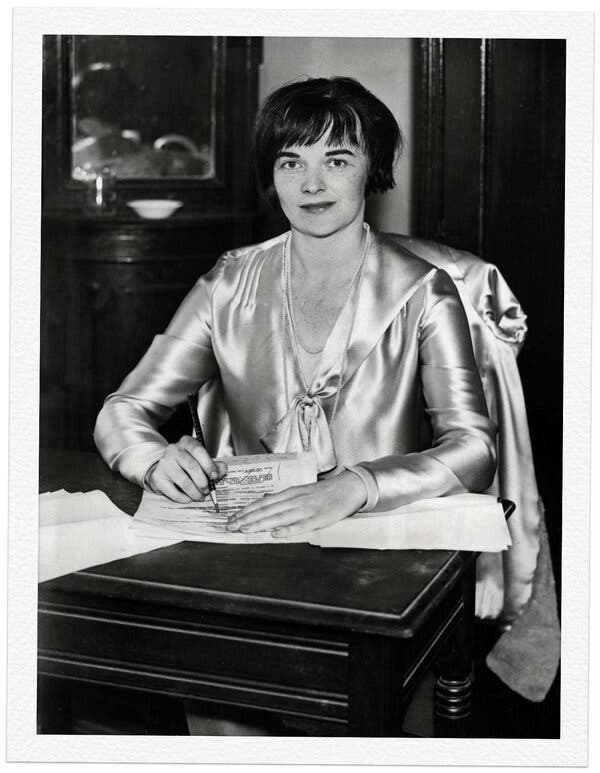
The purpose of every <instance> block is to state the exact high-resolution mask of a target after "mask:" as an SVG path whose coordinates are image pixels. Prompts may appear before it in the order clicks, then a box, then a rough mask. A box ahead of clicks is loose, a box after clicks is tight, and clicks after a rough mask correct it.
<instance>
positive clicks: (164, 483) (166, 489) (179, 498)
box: [153, 476, 192, 504]
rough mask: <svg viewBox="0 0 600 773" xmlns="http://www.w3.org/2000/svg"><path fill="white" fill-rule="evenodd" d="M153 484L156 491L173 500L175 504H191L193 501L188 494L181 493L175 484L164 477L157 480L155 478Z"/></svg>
mask: <svg viewBox="0 0 600 773" xmlns="http://www.w3.org/2000/svg"><path fill="white" fill-rule="evenodd" d="M153 482H154V485H155V487H156V488H155V490H156V491H157V492H158V493H159V494H164V496H166V497H167V498H168V499H171V500H172V501H173V502H179V503H180V504H189V503H190V502H191V501H192V500H191V499H190V498H189V497H188V496H187V495H186V494H184V493H183V492H182V491H180V490H179V489H178V488H177V486H175V484H174V483H172V482H171V481H170V480H168V479H166V478H164V477H159V478H158V480H157V479H156V476H155V478H154V481H153Z"/></svg>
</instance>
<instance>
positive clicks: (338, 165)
mask: <svg viewBox="0 0 600 773" xmlns="http://www.w3.org/2000/svg"><path fill="white" fill-rule="evenodd" d="M327 166H330V167H332V168H333V169H343V168H344V167H345V166H348V162H347V161H346V159H344V158H331V159H329V161H328V163H327Z"/></svg>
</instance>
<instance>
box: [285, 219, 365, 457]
mask: <svg viewBox="0 0 600 773" xmlns="http://www.w3.org/2000/svg"><path fill="white" fill-rule="evenodd" d="M363 226H364V229H365V242H364V247H363V252H362V255H361V258H360V262H359V264H358V266H357V268H356V271H355V272H354V275H353V276H352V279H351V281H350V286H349V288H348V294H347V297H346V301H347V300H348V298H350V295H351V293H352V288H353V285H354V283H355V281H356V280H358V282H357V284H358V286H357V291H356V300H355V303H354V309H353V311H352V318H351V320H350V322H349V324H348V333H347V336H346V340H345V342H344V350H343V352H342V362H341V364H340V373H339V376H338V381H337V386H336V390H335V401H334V404H333V409H332V411H331V418H330V419H329V423H331V422H332V421H333V419H334V417H335V415H336V412H337V407H338V402H339V398H340V389H341V386H342V379H343V377H344V370H345V368H346V357H347V354H348V347H349V345H350V339H351V338H352V332H353V330H354V321H355V319H356V309H357V306H358V296H359V293H360V285H361V282H362V277H363V269H364V266H365V261H366V258H367V254H368V252H369V247H370V246H371V229H370V228H369V225H368V223H363ZM290 239H291V234H288V236H287V238H286V240H285V242H284V245H283V281H284V288H282V289H283V293H282V296H283V297H282V303H281V323H282V332H283V331H284V330H285V329H286V327H288V329H289V332H290V335H289V338H290V342H291V344H292V351H293V354H294V359H295V361H296V366H297V368H298V371H299V373H300V375H301V377H302V383H303V386H304V391H305V394H306V395H308V394H309V385H308V384H307V383H306V378H305V376H304V373H303V370H302V365H301V363H300V357H299V354H298V344H297V334H296V329H295V324H294V314H293V311H292V308H291V303H290V301H291V293H290V291H289V290H290ZM346 301H345V302H344V306H345V304H346ZM343 308H344V307H343V306H342V309H343ZM286 312H287V318H288V322H289V326H286V324H285V317H286ZM284 339H285V334H284V335H282V346H283V349H284V358H285V343H284ZM323 348H325V347H324V346H323ZM316 353H317V352H315V354H316ZM309 354H310V352H309ZM283 373H284V388H285V394H286V401H287V403H288V410H289V399H290V398H289V388H288V380H287V368H286V366H285V361H284V363H283ZM305 450H310V449H308V448H307V449H305Z"/></svg>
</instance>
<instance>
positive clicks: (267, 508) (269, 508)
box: [227, 500, 293, 530]
mask: <svg viewBox="0 0 600 773" xmlns="http://www.w3.org/2000/svg"><path fill="white" fill-rule="evenodd" d="M292 506H293V503H292V502H290V500H285V501H283V502H272V503H271V504H264V505H262V506H261V507H258V508H256V509H255V510H253V511H252V512H246V513H242V511H239V512H238V513H234V514H233V515H231V516H229V518H228V520H227V528H228V529H229V528H230V527H231V530H236V529H239V528H241V527H242V526H249V525H250V524H252V523H255V522H256V521H259V520H261V519H263V518H270V517H273V516H277V515H280V514H281V513H282V512H285V511H287V510H290V509H291V508H292Z"/></svg>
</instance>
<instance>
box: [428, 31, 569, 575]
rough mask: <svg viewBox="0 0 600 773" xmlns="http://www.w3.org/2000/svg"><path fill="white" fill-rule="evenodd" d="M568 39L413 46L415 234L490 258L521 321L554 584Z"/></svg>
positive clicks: (460, 41)
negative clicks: (525, 321) (525, 327)
mask: <svg viewBox="0 0 600 773" xmlns="http://www.w3.org/2000/svg"><path fill="white" fill-rule="evenodd" d="M565 51H566V49H565V41H564V40H531V39H529V40H527V39H515V40H501V39H486V40H474V39H469V40H467V39H452V40H450V39H446V40H443V41H440V40H421V41H419V45H418V46H417V71H418V73H419V80H418V84H419V89H418V94H417V97H416V99H417V113H416V114H417V120H418V123H417V131H416V143H417V154H416V165H415V190H416V192H417V196H416V201H415V219H414V228H413V231H414V233H415V235H417V236H422V237H426V238H431V239H437V240H438V241H443V242H445V243H447V244H450V245H452V246H454V247H457V248H459V249H467V250H470V251H472V252H474V253H476V254H479V255H481V257H483V258H485V259H486V260H489V261H491V262H493V263H496V264H497V265H498V266H499V268H500V269H501V271H502V273H503V275H504V276H505V278H506V279H507V281H508V283H509V285H510V286H511V288H512V290H513V292H514V293H515V295H516V297H517V298H518V299H519V301H520V302H521V304H522V306H523V308H524V309H525V311H526V313H527V314H528V316H529V334H528V337H527V341H526V344H525V347H524V349H523V351H522V352H521V354H520V357H519V368H520V371H521V376H522V381H523V387H524V391H525V398H526V403H527V408H528V413H529V426H530V430H531V435H532V442H533V451H534V460H535V463H536V472H537V476H538V482H539V487H540V492H541V495H542V498H543V500H544V503H545V506H546V516H547V522H548V529H549V536H550V543H551V547H552V553H553V559H554V567H555V574H556V576H557V579H558V580H559V579H560V540H561V499H562V356H563V283H564V277H563V260H564V257H563V256H564V124H565V62H566V59H565Z"/></svg>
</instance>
